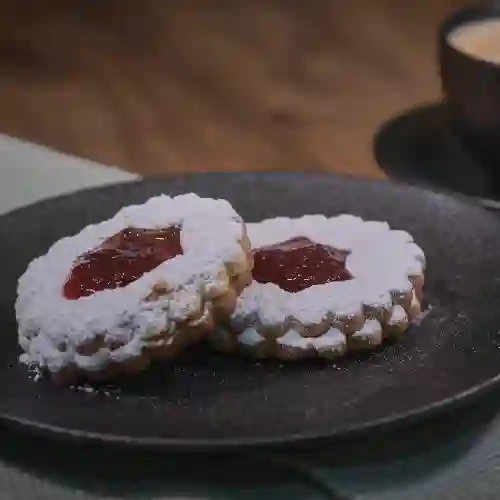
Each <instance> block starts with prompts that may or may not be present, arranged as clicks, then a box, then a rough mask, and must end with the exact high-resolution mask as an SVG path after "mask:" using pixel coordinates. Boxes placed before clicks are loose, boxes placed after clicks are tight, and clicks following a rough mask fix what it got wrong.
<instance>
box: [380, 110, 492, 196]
mask: <svg viewBox="0 0 500 500" xmlns="http://www.w3.org/2000/svg"><path fill="white" fill-rule="evenodd" d="M374 152H375V158H376V160H377V163H378V164H379V166H380V167H381V168H382V169H383V170H384V171H385V172H386V173H387V174H388V175H389V177H391V178H394V179H398V180H400V181H403V182H406V183H409V184H415V185H420V186H423V187H430V188H434V189H435V188H437V189H441V190H445V191H452V192H457V193H461V194H464V195H467V196H473V197H477V198H481V199H486V200H497V201H500V188H499V187H497V188H496V189H495V188H494V187H493V183H492V182H491V179H490V175H489V174H488V172H487V171H486V169H485V168H484V167H483V166H482V165H481V164H479V163H477V162H476V161H475V160H474V158H472V157H471V155H470V154H469V153H468V152H467V151H466V150H465V149H464V148H463V146H462V145H461V143H460V141H459V139H458V138H457V137H456V136H455V135H454V134H453V133H452V131H451V130H450V128H449V126H448V120H447V116H446V109H445V106H444V104H439V103H436V104H430V105H426V106H422V107H418V108H413V109H411V110H409V111H407V112H405V113H404V114H401V115H399V116H396V117H395V118H391V119H390V120H389V121H387V122H386V123H384V124H383V125H382V126H381V127H380V129H379V130H378V131H377V133H376V135H375V138H374Z"/></svg>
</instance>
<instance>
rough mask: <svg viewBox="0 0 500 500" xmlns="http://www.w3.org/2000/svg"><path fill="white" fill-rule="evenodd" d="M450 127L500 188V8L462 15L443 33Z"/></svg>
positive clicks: (441, 58)
mask: <svg viewBox="0 0 500 500" xmlns="http://www.w3.org/2000/svg"><path fill="white" fill-rule="evenodd" d="M439 66H440V73H441V83H442V92H443V97H444V101H445V104H446V108H447V111H448V116H449V120H450V125H451V128H452V130H453V131H454V132H455V133H456V134H457V135H458V136H459V138H460V141H461V142H462V143H463V145H464V147H465V148H466V149H467V150H468V151H469V152H470V153H471V154H472V156H473V157H474V158H475V159H476V160H477V161H479V162H480V163H481V164H482V166H483V167H485V168H486V169H487V170H488V171H489V173H490V174H491V179H492V182H493V183H495V184H496V185H498V186H500V7H494V6H491V7H483V8H476V9H467V10H463V11H460V12H458V13H456V14H455V15H453V16H452V17H451V18H449V19H447V20H446V21H445V22H444V24H443V25H442V26H441V28H440V31H439Z"/></svg>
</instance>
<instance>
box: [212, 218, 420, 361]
mask: <svg viewBox="0 0 500 500" xmlns="http://www.w3.org/2000/svg"><path fill="white" fill-rule="evenodd" d="M247 230H248V236H249V238H250V241H251V243H252V248H253V252H254V262H255V264H254V268H253V282H252V284H251V285H250V286H249V287H248V288H246V289H245V290H244V291H243V293H242V294H241V295H240V297H239V298H238V302H237V305H236V309H235V311H234V313H233V314H232V315H231V318H230V321H229V322H228V323H227V325H225V327H224V328H219V329H217V330H216V331H215V332H214V333H213V334H211V336H210V339H211V340H212V341H213V343H214V344H215V346H216V347H217V348H218V349H220V350H222V351H232V350H241V351H243V352H248V353H250V354H252V355H254V356H257V357H267V356H277V357H279V358H282V359H295V358H302V357H310V356H320V357H325V358H335V357H338V356H341V355H343V354H344V353H346V352H347V351H356V350H360V349H371V348H373V347H375V346H378V345H379V344H381V343H382V341H383V339H384V338H388V337H398V336H400V335H401V334H402V333H403V332H404V331H405V330H406V329H407V328H408V326H409V324H410V322H411V321H412V320H413V319H415V317H416V316H418V315H419V314H420V312H421V306H420V303H421V300H422V294H423V285H424V269H425V256H424V253H423V251H422V250H421V249H420V248H419V247H418V246H417V245H416V244H415V243H414V241H413V238H412V237H411V236H410V235H409V234H408V233H407V232H405V231H397V230H391V229H390V227H389V225H388V224H387V223H386V222H375V221H364V220H362V219H361V218H359V217H355V216H352V215H346V214H344V215H339V216H337V217H332V218H327V217H324V216H322V215H308V216H304V217H301V218H298V219H289V218H285V217H280V218H275V219H268V220H265V221H263V222H261V223H256V224H247Z"/></svg>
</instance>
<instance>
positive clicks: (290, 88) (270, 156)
mask: <svg viewBox="0 0 500 500" xmlns="http://www.w3.org/2000/svg"><path fill="white" fill-rule="evenodd" d="M466 3H470V2H465V1H464V0H420V1H418V2H415V1H413V0H312V1H310V2H306V1H305V0H288V1H279V0H212V1H210V2H208V1H203V0H142V1H139V2H138V1H136V0H84V1H82V0H81V1H79V2H77V1H74V0H51V1H50V2H40V1H37V0H23V1H20V2H15V1H14V0H10V1H7V2H2V5H1V6H0V132H3V133H8V134H11V135H16V136H19V137H23V138H26V139H29V140H32V141H35V142H39V143H42V144H46V145H49V146H51V147H54V148H56V149H59V150H62V151H65V152H69V153H72V154H76V155H80V156H84V157H88V158H91V159H94V160H98V161H100V162H103V163H107V164H115V165H120V166H122V167H124V168H126V169H128V170H131V171H135V172H139V173H141V174H146V175H147V174H158V173H169V172H181V171H204V170H222V171H233V170H302V169H320V170H330V171H340V172H350V173H352V174H355V175H365V176H372V177H380V176H382V175H383V174H382V172H381V171H380V170H379V169H378V167H377V166H376V164H375V161H374V160H373V157H372V151H371V139H372V136H373V134H374V132H375V131H376V129H377V127H378V126H379V125H380V124H381V122H382V121H384V120H386V119H388V118H390V117H391V116H393V115H394V114H397V113H398V112H401V111H403V110H405V109H408V108H410V107H412V106H414V105H417V104H419V103H423V102H426V101H429V100H434V99H436V98H437V97H438V96H439V80H438V76H437V69H436V64H435V33H436V27H437V25H438V24H439V22H440V21H441V20H442V19H443V17H444V16H446V15H447V14H448V13H450V12H451V11H453V10H454V9H457V8H459V7H461V6H463V5H464V4H466Z"/></svg>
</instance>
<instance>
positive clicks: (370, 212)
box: [0, 174, 500, 449]
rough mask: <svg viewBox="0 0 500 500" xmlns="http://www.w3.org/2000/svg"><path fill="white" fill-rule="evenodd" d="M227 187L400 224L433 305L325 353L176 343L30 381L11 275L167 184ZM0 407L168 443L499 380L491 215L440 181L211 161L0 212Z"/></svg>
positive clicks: (238, 436) (335, 420)
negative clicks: (170, 350)
mask: <svg viewBox="0 0 500 500" xmlns="http://www.w3.org/2000/svg"><path fill="white" fill-rule="evenodd" d="M189 191H194V192H196V193H198V194H200V195H203V196H213V197H225V198H227V199H228V200H229V201H231V202H232V203H233V204H234V206H235V208H236V209H237V210H238V211H239V212H240V213H241V214H242V215H243V216H244V217H245V218H246V220H247V221H257V220H259V219H261V218H264V217H270V216H276V215H288V216H299V215H301V214H304V213H315V212H318V213H324V214H327V215H335V214H338V213H341V212H350V213H353V214H357V215H360V216H362V217H365V218H370V219H379V220H388V221H389V223H390V224H391V225H392V226H393V227H395V228H401V229H405V230H408V231H410V232H411V233H412V234H413V235H414V237H415V239H416V241H417V242H418V243H419V244H420V245H421V246H422V247H423V249H424V250H425V252H426V254H427V258H428V269H427V282H426V285H427V297H428V300H429V302H430V304H431V306H432V309H431V310H430V313H429V314H428V315H427V316H426V317H425V319H424V320H423V322H422V323H421V325H420V326H415V327H413V328H412V329H411V330H410V332H409V333H408V335H407V337H406V338H405V339H404V340H403V341H401V342H399V343H396V344H393V345H389V346H386V347H385V348H384V349H382V350H380V351H379V352H377V353H374V354H372V355H369V356H364V357H360V358H359V357H358V358H346V359H344V360H341V361H339V362H337V363H336V364H335V365H332V364H331V363H328V362H324V361H323V362H322V361H315V362H312V361H311V362H304V363H295V364H280V363H279V362H277V361H266V362H254V361H252V360H245V359H241V358H237V357H224V356H220V355H216V354H208V353H207V352H205V351H204V350H203V349H195V350H193V351H191V352H189V353H186V354H185V355H184V356H183V357H182V359H179V360H177V361H176V362H174V363H172V364H170V365H166V366H156V367H155V368H154V369H152V370H151V371H149V372H148V373H146V374H144V375H142V376H141V377H139V378H137V379H134V380H130V381H128V382H125V383H121V384H118V385H116V384H115V385H114V386H105V387H101V388H98V389H97V390H93V389H91V388H84V389H85V390H82V389H80V390H72V389H60V388H55V387H52V386H51V385H50V384H49V383H47V382H44V381H41V382H34V381H33V380H32V377H30V376H29V373H28V371H27V369H26V368H25V367H24V366H22V365H19V364H18V363H17V362H16V359H17V355H18V353H19V352H18V348H17V342H16V323H15V318H14V300H15V290H16V281H17V278H18V276H19V275H20V274H21V273H22V272H23V271H24V269H25V267H26V265H27V264H28V262H29V261H30V260H31V259H32V258H33V257H35V256H37V255H39V254H41V253H43V252H45V251H46V250H47V248H48V247H49V246H50V244H52V243H53V242H54V241H55V240H57V239H59V238H61V237H62V236H65V235H69V234H72V233H75V232H76V231H78V230H80V229H81V228H82V227H84V226H85V225H87V224H89V223H91V222H96V221H99V220H101V219H104V218H107V217H110V216H112V215H113V214H114V212H115V211H116V210H117V209H118V208H119V207H120V206H122V205H124V204H130V203H136V202H141V201H144V200H146V199H147V198H148V197H150V196H152V195H154V194H157V193H160V192H166V193H170V194H177V193H182V192H189ZM0 262H1V266H2V272H1V276H2V280H1V282H0V325H1V336H0V417H1V418H2V419H3V420H4V421H5V422H10V423H17V424H21V425H24V426H29V427H30V428H31V429H32V430H37V431H39V432H40V431H42V432H47V433H50V434H56V435H58V436H60V437H61V436H66V437H73V438H75V437H76V438H81V439H94V440H95V439H100V440H105V441H109V442H119V443H122V444H123V443H124V444H130V445H151V446H160V447H166V448H171V449H174V448H175V449H214V448H221V447H230V446H242V445H255V444H276V443H290V442H297V441H303V440H311V439H315V438H316V439H317V438H325V437H330V438H331V437H338V436H345V435H348V434H352V433H360V432H367V431H371V430H374V429H375V428H382V427H387V425H389V424H390V425H395V424H396V423H401V422H408V421H412V420H415V418H416V417H422V416H429V415H431V414H433V413H435V412H437V411H441V410H443V409H445V408H451V407H453V406H454V405H456V404H458V403H463V402H464V401H466V400H469V399H470V398H471V397H472V396H477V395H479V394H482V393H484V392H485V391H486V390H487V389H491V388H493V387H495V386H496V385H498V382H499V381H500V348H499V345H500V337H499V336H498V334H497V330H498V329H499V326H500V308H499V304H500V219H499V218H498V216H497V215H496V214H494V213H490V212H487V211H486V210H484V209H482V208H480V207H477V206H476V205H474V204H471V203H468V202H467V201H463V200H460V199H455V198H452V197H449V196H447V195H444V194H437V193H433V192H430V191H423V190H421V189H418V188H414V187H405V186H399V185H396V184H392V183H387V182H376V183H371V182H367V181H361V180H354V179H349V178H341V177H336V176H333V175H308V174H234V175H233V174H207V175H199V176H188V177H184V178H173V179H170V180H150V181H146V182H139V183H131V184H123V185H118V186H112V187H105V188H101V189H96V190H90V191H84V192H81V193H78V194H75V195H70V196H67V197H61V198H57V199H54V200H50V201H47V202H42V203H39V204H37V205H34V206H32V207H28V208H24V209H21V210H19V211H17V212H13V213H11V214H9V215H6V216H4V217H2V218H0Z"/></svg>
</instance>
